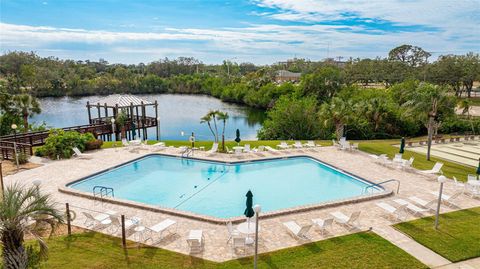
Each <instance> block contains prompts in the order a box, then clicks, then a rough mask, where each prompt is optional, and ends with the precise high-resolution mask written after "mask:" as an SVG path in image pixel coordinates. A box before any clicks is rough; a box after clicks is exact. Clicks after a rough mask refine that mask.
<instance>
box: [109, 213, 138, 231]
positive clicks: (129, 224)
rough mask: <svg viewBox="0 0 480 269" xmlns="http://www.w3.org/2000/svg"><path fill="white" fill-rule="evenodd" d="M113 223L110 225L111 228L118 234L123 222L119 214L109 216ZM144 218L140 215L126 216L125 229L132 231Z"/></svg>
mask: <svg viewBox="0 0 480 269" xmlns="http://www.w3.org/2000/svg"><path fill="white" fill-rule="evenodd" d="M109 218H110V220H111V222H112V225H110V227H109V228H111V233H112V234H116V233H117V232H118V230H120V229H122V223H121V222H120V220H119V218H118V217H117V216H112V215H110V216H109ZM141 220H142V218H140V217H137V216H135V217H132V218H125V231H130V230H131V229H133V228H135V227H136V226H137V225H139V224H140V221H141Z"/></svg>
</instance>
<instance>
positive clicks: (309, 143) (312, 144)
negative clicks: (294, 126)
mask: <svg viewBox="0 0 480 269" xmlns="http://www.w3.org/2000/svg"><path fill="white" fill-rule="evenodd" d="M303 145H304V146H305V147H307V148H315V147H319V146H320V145H317V144H315V142H314V141H313V140H309V141H307V143H305V144H303Z"/></svg>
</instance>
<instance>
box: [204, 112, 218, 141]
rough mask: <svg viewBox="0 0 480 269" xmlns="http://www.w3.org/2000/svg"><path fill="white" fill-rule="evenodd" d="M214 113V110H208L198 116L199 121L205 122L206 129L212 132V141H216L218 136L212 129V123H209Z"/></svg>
mask: <svg viewBox="0 0 480 269" xmlns="http://www.w3.org/2000/svg"><path fill="white" fill-rule="evenodd" d="M214 115H215V113H214V111H212V110H210V111H209V112H208V113H207V114H205V116H203V117H202V118H200V123H206V124H207V125H208V129H210V131H211V132H212V134H213V139H214V142H216V143H218V136H217V134H216V133H215V132H214V131H213V128H212V124H211V121H212V118H213V117H214Z"/></svg>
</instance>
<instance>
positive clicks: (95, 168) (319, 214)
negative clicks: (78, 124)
mask: <svg viewBox="0 0 480 269" xmlns="http://www.w3.org/2000/svg"><path fill="white" fill-rule="evenodd" d="M151 153H152V152H150V151H149V150H140V151H138V152H136V153H132V152H129V151H128V150H126V149H125V148H113V149H103V150H98V151H95V152H92V153H89V154H91V156H92V157H93V159H91V160H80V159H70V160H59V161H54V162H49V163H47V164H45V165H44V166H41V167H38V168H35V169H32V170H28V171H23V172H20V173H17V174H14V175H10V176H8V177H6V178H5V182H6V184H11V183H14V182H19V183H22V184H32V182H33V181H34V180H37V179H39V180H41V181H42V184H41V189H42V190H43V191H45V192H48V193H51V194H52V196H53V198H54V200H55V201H56V202H58V203H60V204H61V205H60V206H62V207H64V203H67V202H68V203H69V204H70V208H71V210H73V211H74V212H75V213H76V215H77V218H76V219H75V220H74V221H73V224H74V225H77V226H80V227H84V220H85V218H84V217H83V215H82V214H81V212H82V211H85V212H90V213H92V212H95V211H98V212H104V211H106V210H115V211H117V212H118V213H119V214H124V215H125V216H126V218H130V217H133V216H138V217H140V218H141V219H142V220H141V224H142V225H145V226H150V225H153V224H156V223H158V222H160V221H162V220H164V219H166V218H169V219H173V220H175V221H177V223H178V225H177V229H176V233H175V234H173V235H169V236H167V237H166V238H164V240H162V241H160V242H158V243H156V244H155V246H157V247H161V248H164V249H168V250H172V251H176V252H180V253H184V254H190V253H189V248H188V245H187V243H186V237H187V235H188V233H189V231H190V230H192V229H201V230H203V232H204V235H205V249H204V251H203V252H202V253H201V254H195V256H198V257H201V258H204V259H208V260H212V261H218V262H222V261H226V260H230V259H236V258H238V257H242V256H244V255H251V254H252V252H253V247H249V248H247V253H242V252H234V251H233V250H232V247H231V245H230V244H227V242H226V241H227V238H228V233H227V229H226V227H225V225H220V224H214V223H211V222H208V221H201V220H196V219H192V218H188V217H183V216H178V215H172V214H168V213H160V212H152V211H149V210H145V209H139V208H133V207H130V206H125V205H118V204H111V203H103V204H102V203H100V202H94V201H92V200H91V199H88V198H85V197H80V196H74V195H71V194H66V193H62V192H60V191H59V188H63V187H64V186H65V185H66V184H67V183H69V182H72V181H74V180H78V179H80V178H82V177H86V176H88V175H91V174H93V173H97V172H100V171H102V170H105V169H107V168H110V167H113V166H116V165H119V164H122V163H124V162H127V161H130V160H133V159H136V158H139V157H141V156H144V155H147V154H151ZM159 153H163V154H169V155H176V156H179V155H180V152H179V151H178V150H176V149H166V150H163V151H161V152H159ZM263 155H264V156H256V155H252V154H249V155H243V156H242V158H241V159H238V158H236V157H234V156H232V155H227V154H216V155H215V156H214V157H206V153H205V152H195V157H196V158H203V159H209V160H217V161H223V162H225V161H226V162H233V161H239V160H240V161H245V160H255V159H264V158H277V157H285V156H296V155H302V156H311V157H314V158H316V159H318V160H320V161H323V162H325V163H328V164H331V165H333V166H335V167H337V168H340V169H342V170H345V171H347V172H350V173H352V174H354V175H357V176H359V177H362V178H365V179H367V180H369V181H371V182H381V181H384V180H387V179H397V180H399V181H400V182H401V187H400V193H399V194H393V195H392V196H389V197H384V198H378V199H375V200H369V201H362V202H357V203H353V204H343V205H339V206H334V207H328V208H323V209H313V210H309V211H305V212H298V213H289V214H286V215H281V216H275V217H270V218H267V219H261V218H260V227H261V232H260V243H259V251H260V252H269V251H273V250H278V249H282V248H287V247H292V246H297V245H301V244H304V243H306V242H309V241H318V240H322V239H326V238H330V237H333V236H339V235H344V234H349V233H353V232H357V231H361V230H368V229H370V228H373V229H374V230H375V229H377V230H385V227H387V226H389V225H391V224H393V223H395V221H392V220H391V219H390V218H388V217H387V214H386V213H385V212H384V211H383V210H382V209H381V208H379V207H378V206H376V205H375V204H376V203H378V202H380V201H383V202H388V203H390V204H391V205H395V204H394V203H393V202H391V200H393V199H397V198H403V199H405V200H408V197H410V196H417V197H420V198H423V199H425V200H427V201H429V200H431V199H433V198H434V197H433V196H432V195H431V194H429V191H436V190H438V188H439V184H438V183H437V182H436V180H435V178H436V177H435V176H425V175H423V174H419V173H417V172H407V171H402V170H400V169H394V168H389V167H385V166H382V165H380V164H377V163H375V162H374V159H373V158H371V157H370V156H368V154H365V153H362V152H358V151H357V152H345V151H340V150H338V149H336V148H334V147H321V148H316V150H315V151H312V150H307V149H304V150H288V151H279V152H276V153H265V154H263ZM385 187H386V188H389V189H391V190H395V188H396V186H395V184H387V185H385ZM454 191H455V186H454V185H453V183H452V182H448V183H446V185H445V189H444V192H445V193H447V194H452V193H453V192H454ZM455 203H456V204H457V205H458V208H452V207H447V206H442V212H448V211H453V210H458V209H464V208H470V207H476V206H480V199H472V198H471V197H469V196H466V195H462V196H461V197H460V198H459V199H457V200H455ZM355 210H361V211H362V213H361V215H360V219H359V223H360V227H359V228H358V229H354V230H347V229H346V228H345V227H342V226H340V225H337V224H334V225H333V227H332V228H331V229H329V230H328V232H327V233H325V235H322V234H321V233H320V232H319V231H317V230H316V229H312V230H311V231H310V232H309V234H308V236H309V238H310V239H309V240H301V241H299V240H296V239H294V238H293V237H291V236H290V235H289V234H288V233H287V232H286V229H285V228H284V226H283V225H282V223H283V222H286V221H290V220H295V221H297V222H298V223H300V224H302V223H304V224H309V223H311V219H313V218H327V217H329V213H330V212H334V211H341V212H344V213H345V214H350V213H352V212H353V211H355ZM432 214H433V212H430V213H429V214H428V215H432ZM424 216H427V215H424ZM417 217H421V216H417ZM417 217H414V216H412V215H408V217H407V220H410V219H414V218H417ZM100 231H101V232H105V233H108V232H107V230H100ZM116 236H120V235H119V233H116ZM129 239H130V240H134V239H136V237H135V236H134V235H133V234H130V236H129ZM149 242H151V241H149Z"/></svg>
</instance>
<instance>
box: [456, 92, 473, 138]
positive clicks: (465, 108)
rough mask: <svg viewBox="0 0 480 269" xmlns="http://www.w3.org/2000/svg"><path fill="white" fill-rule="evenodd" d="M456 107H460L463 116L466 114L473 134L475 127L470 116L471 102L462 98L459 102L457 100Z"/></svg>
mask: <svg viewBox="0 0 480 269" xmlns="http://www.w3.org/2000/svg"><path fill="white" fill-rule="evenodd" d="M458 107H459V108H460V109H462V115H464V116H465V114H467V120H468V121H469V122H470V125H471V126H472V132H473V134H475V127H474V126H473V121H472V118H471V117H470V108H471V104H470V101H469V100H468V99H462V100H461V101H460V102H458Z"/></svg>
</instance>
